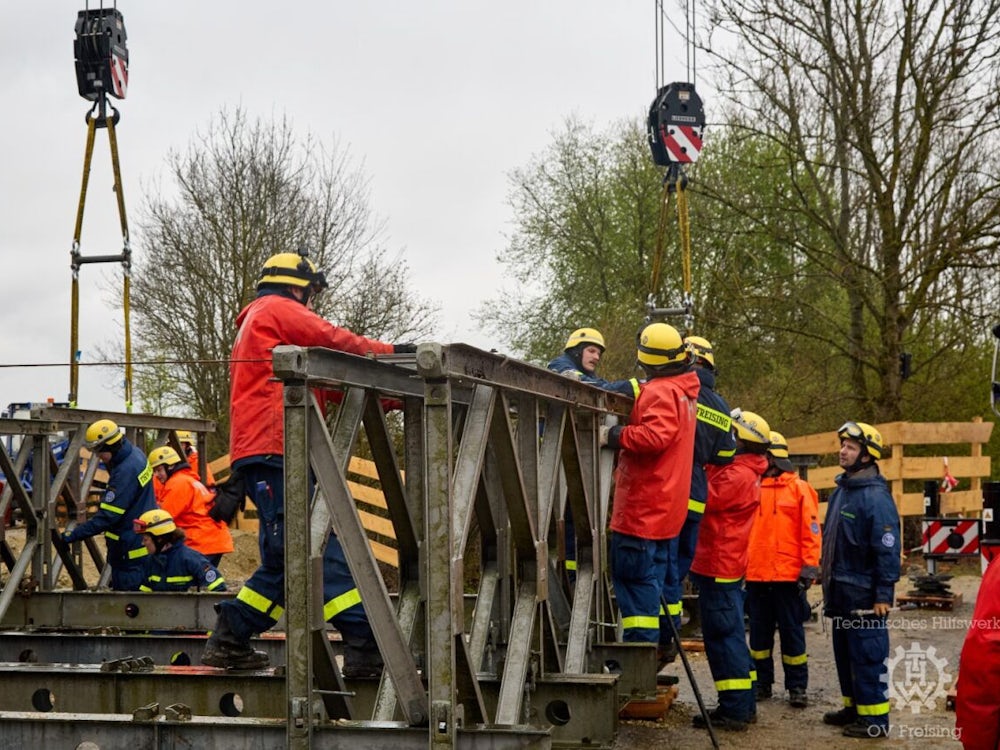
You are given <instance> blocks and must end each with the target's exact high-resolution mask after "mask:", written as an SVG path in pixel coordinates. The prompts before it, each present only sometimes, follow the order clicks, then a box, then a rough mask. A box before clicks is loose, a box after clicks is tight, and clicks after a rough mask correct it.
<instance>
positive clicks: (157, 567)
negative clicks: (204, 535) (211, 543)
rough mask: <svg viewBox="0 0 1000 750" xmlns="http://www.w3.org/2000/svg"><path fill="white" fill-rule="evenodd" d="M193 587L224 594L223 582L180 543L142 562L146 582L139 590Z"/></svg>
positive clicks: (198, 555) (213, 569) (204, 559)
mask: <svg viewBox="0 0 1000 750" xmlns="http://www.w3.org/2000/svg"><path fill="white" fill-rule="evenodd" d="M192 586H197V587H198V588H200V589H203V590H205V591H225V590H226V579H225V578H223V577H222V574H221V573H220V572H219V571H218V569H217V568H216V567H215V566H214V565H212V563H210V562H209V561H208V558H207V557H205V556H204V555H203V554H201V553H200V552H198V551H197V550H193V549H191V548H190V547H188V546H187V545H186V544H184V542H183V541H180V542H175V543H174V544H172V545H170V547H169V548H168V549H166V550H164V551H163V552H160V553H157V554H155V555H150V556H149V557H148V558H147V560H146V580H144V581H143V582H142V585H141V586H139V590H140V591H187V590H188V589H189V588H191V587H192Z"/></svg>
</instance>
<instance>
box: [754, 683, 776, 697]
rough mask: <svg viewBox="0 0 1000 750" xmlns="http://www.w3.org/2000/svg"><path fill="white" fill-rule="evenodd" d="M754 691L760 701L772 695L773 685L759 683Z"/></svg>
mask: <svg viewBox="0 0 1000 750" xmlns="http://www.w3.org/2000/svg"><path fill="white" fill-rule="evenodd" d="M754 692H755V695H756V697H757V700H759V701H766V700H767V699H768V698H770V697H771V695H772V691H771V686H770V685H765V684H764V683H762V682H758V683H757V687H756V688H755V689H754Z"/></svg>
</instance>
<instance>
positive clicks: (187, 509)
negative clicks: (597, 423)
mask: <svg viewBox="0 0 1000 750" xmlns="http://www.w3.org/2000/svg"><path fill="white" fill-rule="evenodd" d="M157 485H158V486H157V489H158V490H159V494H157V497H156V500H157V502H159V504H160V507H161V508H163V510H165V511H167V513H169V514H170V515H172V516H173V517H174V523H176V524H177V525H178V526H179V527H180V528H182V529H184V534H185V537H186V541H187V546H188V547H190V548H191V549H193V550H197V551H198V552H200V553H201V554H203V555H205V556H208V555H217V554H219V553H226V552H232V551H233V537H232V535H231V534H230V533H229V527H228V526H227V525H226V524H224V523H223V522H222V521H216V520H214V519H213V518H212V517H211V516H210V515H208V509H209V508H210V507H211V505H212V493H211V492H210V491H209V490H208V488H207V487H205V485H203V484H202V483H201V482H199V481H198V477H197V475H196V474H195V473H194V470H193V469H191V468H190V467H184V468H180V469H178V470H177V471H175V472H174V473H173V474H171V475H170V476H169V477H167V481H166V482H164V483H163V484H159V483H157ZM161 488H162V489H161Z"/></svg>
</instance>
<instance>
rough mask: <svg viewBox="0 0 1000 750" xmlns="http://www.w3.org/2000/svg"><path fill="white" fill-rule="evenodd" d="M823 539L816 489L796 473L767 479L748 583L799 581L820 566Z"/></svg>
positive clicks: (762, 486)
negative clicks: (810, 568)
mask: <svg viewBox="0 0 1000 750" xmlns="http://www.w3.org/2000/svg"><path fill="white" fill-rule="evenodd" d="M820 547H821V536H820V527H819V498H818V497H817V495H816V490H814V489H813V488H812V485H810V484H809V483H808V482H806V481H805V480H803V479H800V478H799V475H798V474H796V473H795V472H793V471H786V472H784V473H782V474H779V475H778V476H776V477H763V478H762V479H761V483H760V507H759V509H758V511H757V515H756V517H755V518H754V524H753V529H752V530H751V532H750V561H749V564H748V565H747V580H748V581H797V580H798V579H799V575H800V574H801V571H802V569H803V568H804V567H813V568H816V567H818V566H819V556H820Z"/></svg>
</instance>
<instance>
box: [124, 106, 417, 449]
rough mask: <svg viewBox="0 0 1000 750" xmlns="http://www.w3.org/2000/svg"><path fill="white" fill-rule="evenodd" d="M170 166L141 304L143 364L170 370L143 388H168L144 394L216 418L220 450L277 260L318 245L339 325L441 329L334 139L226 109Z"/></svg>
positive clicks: (143, 256)
mask: <svg viewBox="0 0 1000 750" xmlns="http://www.w3.org/2000/svg"><path fill="white" fill-rule="evenodd" d="M168 170H169V175H170V177H171V178H172V180H173V182H174V185H173V189H172V190H171V191H169V192H162V193H159V194H152V195H150V196H149V197H148V198H147V200H146V203H145V205H144V210H143V212H142V215H141V217H140V221H139V228H140V231H139V233H138V236H139V242H138V243H137V244H138V246H139V247H140V252H139V253H137V256H138V258H139V260H138V262H137V264H136V268H135V269H134V272H133V294H132V304H133V306H134V309H135V312H136V318H137V321H136V323H137V324H136V326H135V330H136V331H137V333H136V338H137V346H136V352H137V354H136V357H135V358H136V360H139V361H142V360H144V359H147V360H155V361H167V362H171V363H172V364H169V365H162V366H159V367H158V368H156V367H153V368H150V369H148V370H143V368H142V367H139V368H137V369H138V371H139V380H140V385H141V386H142V388H151V389H153V390H156V389H157V388H163V389H165V391H166V393H161V392H156V393H145V392H143V391H142V390H140V399H141V402H142V403H159V404H167V405H172V404H178V403H180V404H184V405H185V406H186V407H187V408H186V409H183V410H182V412H183V413H186V414H193V415H197V416H200V417H204V418H208V419H214V420H216V422H218V424H219V428H218V431H217V433H216V440H217V442H215V443H213V445H212V446H211V448H212V449H213V450H224V449H225V446H226V445H227V443H228V424H229V415H228V412H229V368H228V361H227V360H228V357H229V353H230V351H231V349H232V343H233V338H234V336H235V328H234V320H235V317H236V314H237V313H238V312H239V310H240V309H241V308H242V307H243V306H244V305H246V304H247V303H248V302H249V301H250V300H251V299H253V297H254V296H255V294H256V285H257V281H258V277H259V273H260V268H261V265H262V264H263V262H264V260H266V259H267V258H268V256H270V255H271V254H273V253H277V252H295V251H298V250H299V249H300V248H306V249H308V251H309V253H310V257H311V259H312V260H313V261H314V262H315V263H316V264H317V266H318V267H319V268H321V269H324V270H325V272H326V275H327V279H328V281H329V282H330V289H329V290H328V292H326V293H325V294H323V295H321V296H320V297H319V298H318V305H317V311H318V312H320V313H321V314H323V315H325V316H326V317H328V318H329V319H330V320H331V321H332V322H334V323H336V324H338V325H344V326H347V327H349V328H351V329H352V330H354V331H355V332H357V333H361V334H364V335H367V336H372V337H377V338H382V339H387V340H396V341H399V340H404V339H412V338H415V337H419V336H425V335H427V334H429V333H430V331H431V329H432V327H433V325H434V324H435V320H436V308H434V307H432V306H431V305H430V304H429V303H427V302H425V301H423V300H421V299H420V298H419V297H417V296H416V295H415V294H414V293H413V292H412V290H410V289H408V288H407V286H406V278H407V266H406V264H405V262H404V261H403V260H401V259H400V258H399V257H398V256H397V257H391V256H390V255H389V254H388V252H387V250H386V248H385V247H384V245H383V225H382V223H381V222H380V221H379V220H377V219H376V217H375V216H374V214H373V213H372V210H371V207H370V205H369V190H368V184H367V181H366V178H365V177H364V175H363V174H362V173H361V172H360V171H358V170H356V169H355V168H353V166H352V164H351V161H350V159H349V157H348V155H347V153H346V152H345V151H342V150H340V149H339V148H337V146H336V145H334V146H333V147H332V148H325V147H324V146H323V145H322V144H321V143H318V142H316V141H315V140H314V139H313V138H312V137H306V138H304V139H300V138H298V137H296V135H295V133H294V132H293V130H292V127H291V125H290V123H289V122H288V121H287V120H282V121H281V122H277V123H275V122H262V121H259V120H258V121H254V122H251V121H250V120H248V118H247V116H246V114H245V113H244V112H243V111H241V110H237V111H236V112H235V113H227V112H225V111H223V112H222V113H220V114H219V115H218V116H217V117H216V118H215V119H213V121H212V122H211V124H210V125H209V127H208V129H207V131H206V132H204V133H199V134H197V135H196V136H195V137H194V139H193V141H192V143H191V145H190V146H189V147H188V149H187V151H186V152H185V153H171V154H170V156H169V157H168ZM164 368H166V369H164ZM166 373H169V375H170V376H171V378H169V379H168V378H165V377H164V375H165V374H166Z"/></svg>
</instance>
